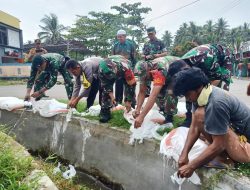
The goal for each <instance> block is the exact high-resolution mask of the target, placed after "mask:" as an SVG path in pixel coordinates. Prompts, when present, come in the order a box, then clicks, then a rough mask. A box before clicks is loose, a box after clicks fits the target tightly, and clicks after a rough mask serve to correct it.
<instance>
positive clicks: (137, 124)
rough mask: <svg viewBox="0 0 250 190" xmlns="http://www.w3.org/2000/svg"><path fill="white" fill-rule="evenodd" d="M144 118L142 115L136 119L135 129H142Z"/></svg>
mask: <svg viewBox="0 0 250 190" xmlns="http://www.w3.org/2000/svg"><path fill="white" fill-rule="evenodd" d="M143 120H144V118H142V117H141V116H140V115H139V116H138V117H137V118H136V119H135V124H134V127H135V128H139V127H141V125H142V123H143Z"/></svg>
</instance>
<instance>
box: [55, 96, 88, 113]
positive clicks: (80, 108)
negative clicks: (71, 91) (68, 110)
mask: <svg viewBox="0 0 250 190" xmlns="http://www.w3.org/2000/svg"><path fill="white" fill-rule="evenodd" d="M58 101H59V102H62V103H65V104H68V102H69V100H67V99H58ZM86 109H87V103H86V102H85V101H79V102H78V104H77V106H76V110H77V111H78V112H79V113H81V112H84V111H86Z"/></svg>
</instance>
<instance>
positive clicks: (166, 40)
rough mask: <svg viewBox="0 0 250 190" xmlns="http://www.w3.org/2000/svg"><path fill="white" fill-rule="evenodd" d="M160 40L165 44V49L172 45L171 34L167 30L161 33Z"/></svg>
mask: <svg viewBox="0 0 250 190" xmlns="http://www.w3.org/2000/svg"><path fill="white" fill-rule="evenodd" d="M162 41H163V43H164V44H165V46H166V48H167V49H169V47H170V46H171V45H172V42H173V36H172V34H171V33H170V32H169V31H168V30H167V31H166V32H165V34H164V35H163V37H162Z"/></svg>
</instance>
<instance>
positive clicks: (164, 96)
mask: <svg viewBox="0 0 250 190" xmlns="http://www.w3.org/2000/svg"><path fill="white" fill-rule="evenodd" d="M177 103H178V98H177V97H176V96H174V94H173V93H172V91H171V90H166V89H165V90H164V89H163V90H161V91H160V93H159V95H158V96H157V99H156V104H157V106H158V107H159V109H160V111H162V112H163V115H164V117H165V118H166V117H167V116H173V115H175V114H177V111H178V110H177Z"/></svg>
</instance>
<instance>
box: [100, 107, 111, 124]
mask: <svg viewBox="0 0 250 190" xmlns="http://www.w3.org/2000/svg"><path fill="white" fill-rule="evenodd" d="M110 119H111V113H110V110H109V109H101V112H100V119H99V121H100V122H101V123H107V122H108V121H109V120H110Z"/></svg>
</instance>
